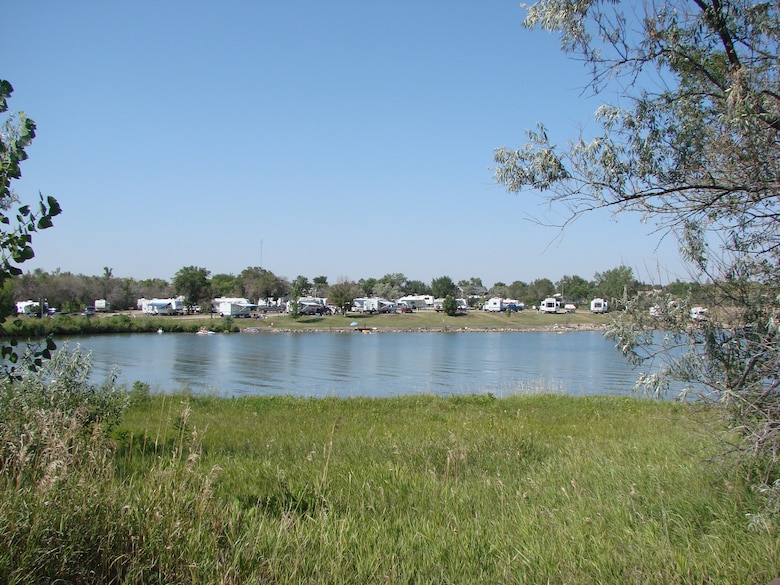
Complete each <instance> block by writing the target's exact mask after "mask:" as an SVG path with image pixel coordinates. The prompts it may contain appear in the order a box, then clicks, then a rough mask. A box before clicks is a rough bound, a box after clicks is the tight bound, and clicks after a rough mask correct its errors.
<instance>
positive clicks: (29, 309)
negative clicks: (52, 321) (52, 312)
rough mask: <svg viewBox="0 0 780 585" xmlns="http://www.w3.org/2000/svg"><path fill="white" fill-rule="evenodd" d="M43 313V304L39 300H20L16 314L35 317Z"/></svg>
mask: <svg viewBox="0 0 780 585" xmlns="http://www.w3.org/2000/svg"><path fill="white" fill-rule="evenodd" d="M40 313H41V304H40V303H39V302H38V301H18V302H17V303H16V314H17V315H24V316H27V317H35V316H37V315H40Z"/></svg>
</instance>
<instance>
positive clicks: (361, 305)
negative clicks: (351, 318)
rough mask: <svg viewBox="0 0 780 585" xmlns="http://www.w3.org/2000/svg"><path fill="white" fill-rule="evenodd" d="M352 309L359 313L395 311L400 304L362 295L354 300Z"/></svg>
mask: <svg viewBox="0 0 780 585" xmlns="http://www.w3.org/2000/svg"><path fill="white" fill-rule="evenodd" d="M352 310H353V311H355V312H357V313H395V312H396V311H397V310H398V305H397V304H396V303H394V302H393V301H388V300H387V299H381V298H378V297H370V298H363V297H360V298H357V299H355V300H353V301H352Z"/></svg>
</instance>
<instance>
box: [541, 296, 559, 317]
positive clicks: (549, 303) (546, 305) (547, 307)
mask: <svg viewBox="0 0 780 585" xmlns="http://www.w3.org/2000/svg"><path fill="white" fill-rule="evenodd" d="M560 308H561V300H560V299H559V298H557V297H547V298H546V299H544V300H543V301H542V302H541V304H540V305H539V312H540V313H557V312H558V311H559V310H560Z"/></svg>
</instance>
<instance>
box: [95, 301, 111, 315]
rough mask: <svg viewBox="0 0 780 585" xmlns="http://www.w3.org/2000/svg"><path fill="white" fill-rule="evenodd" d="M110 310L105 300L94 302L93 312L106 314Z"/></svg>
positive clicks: (109, 305) (109, 304)
mask: <svg viewBox="0 0 780 585" xmlns="http://www.w3.org/2000/svg"><path fill="white" fill-rule="evenodd" d="M110 310H111V303H109V302H108V301H107V300H106V299H97V300H96V301H95V311H97V312H99V313H106V312H108V311H110Z"/></svg>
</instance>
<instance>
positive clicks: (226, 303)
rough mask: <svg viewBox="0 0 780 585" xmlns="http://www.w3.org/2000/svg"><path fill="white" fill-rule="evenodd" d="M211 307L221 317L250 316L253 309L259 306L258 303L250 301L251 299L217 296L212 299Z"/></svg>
mask: <svg viewBox="0 0 780 585" xmlns="http://www.w3.org/2000/svg"><path fill="white" fill-rule="evenodd" d="M211 308H212V311H213V312H214V313H217V314H218V315H219V316H220V317H249V315H250V313H251V312H252V309H255V308H257V305H255V304H254V303H250V302H249V299H244V298H238V297H217V298H216V299H214V300H212V301H211Z"/></svg>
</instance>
